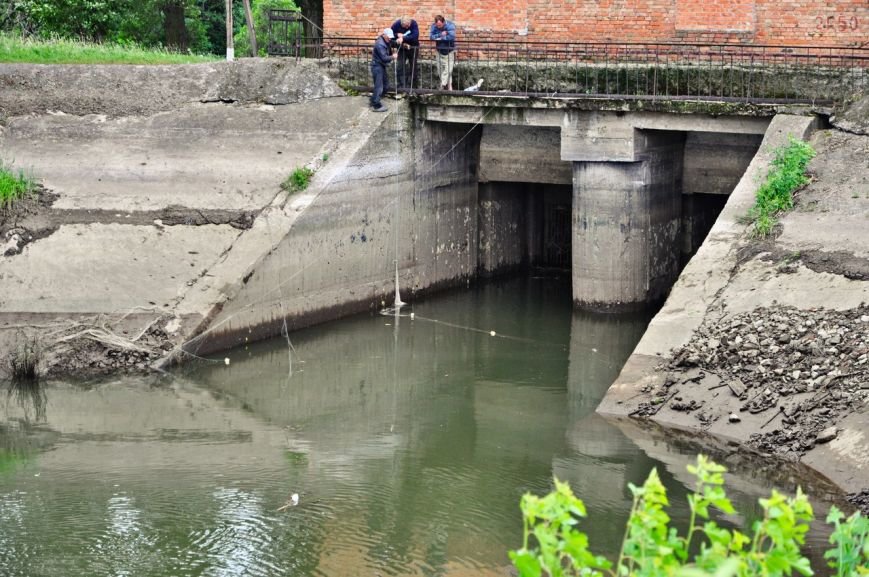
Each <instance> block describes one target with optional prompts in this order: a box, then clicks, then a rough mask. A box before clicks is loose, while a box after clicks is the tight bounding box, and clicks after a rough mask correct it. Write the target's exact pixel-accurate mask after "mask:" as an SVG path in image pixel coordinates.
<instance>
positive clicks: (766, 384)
mask: <svg viewBox="0 0 869 577" xmlns="http://www.w3.org/2000/svg"><path fill="white" fill-rule="evenodd" d="M867 103H869V97H867V98H865V99H863V100H862V101H861V102H859V103H857V105H856V109H857V110H856V111H855V110H853V109H852V110H849V111H847V112H846V113H843V114H842V115H840V116H839V119H840V120H841V122H843V123H845V124H846V126H843V128H844V127H847V129H848V130H847V131H844V130H839V129H837V128H833V129H830V130H822V131H819V132H817V133H815V135H814V136H813V138H812V144H813V145H814V147H815V149H816V151H817V156H816V157H815V159H814V160H813V161H812V162H811V163H810V165H809V172H810V175H811V182H810V183H809V184H808V185H807V186H805V187H804V188H803V189H801V190H799V191H798V192H797V193H796V195H795V207H794V210H793V211H792V212H791V213H789V214H787V215H784V216H783V217H782V218H781V224H780V225H779V227H778V228H777V230H776V232H775V234H774V235H773V237H772V238H770V239H767V240H764V241H759V240H757V239H752V238H750V237H748V236H747V235H746V236H745V238H743V240H742V241H741V242H740V246H739V247H738V254H739V258H738V259H737V263H736V268H735V269H734V270H732V271H731V273H730V277H731V282H730V284H731V285H733V284H734V282H735V281H734V279H739V283H740V284H739V286H740V287H742V291H741V292H742V296H740V298H742V299H743V300H744V301H745V302H739V303H736V302H734V301H731V300H729V299H731V298H733V297H734V295H735V293H734V291H733V289H732V288H726V289H723V290H722V291H721V292H720V294H719V297H718V298H717V299H716V301H715V302H714V303H713V304H712V305H711V306H710V308H709V311H708V312H707V314H706V317H705V320H704V322H703V324H702V325H701V326H700V327H699V328H698V329H697V330H696V331H695V332H694V333H693V336H692V337H691V338H690V341H689V342H688V343H687V344H685V345H684V346H680V347H677V348H675V349H674V350H672V351H671V353H670V355H669V356H666V357H664V358H662V359H661V363H660V364H659V365H658V366H657V368H656V369H655V374H657V375H658V376H657V377H656V378H652V379H648V380H647V381H646V382H647V384H646V385H645V386H644V387H643V388H642V389H641V390H640V391H639V398H638V399H636V400H635V401H634V402H636V401H639V402H638V403H637V404H635V405H633V409H632V411H633V412H632V413H631V414H632V416H635V417H647V418H654V419H656V420H660V419H658V415H659V414H664V413H666V414H667V416H666V417H665V418H664V419H663V421H667V422H672V423H678V425H679V426H681V427H686V428H696V429H699V430H707V429H709V430H714V431H717V432H718V434H724V435H727V436H732V437H733V438H736V439H743V440H744V442H745V443H746V444H747V445H748V446H749V447H750V448H752V449H753V450H755V451H757V452H759V453H760V454H766V455H776V456H778V457H781V458H784V459H787V460H791V461H799V460H803V459H805V458H806V457H807V455H809V454H810V453H812V452H813V451H814V450H815V449H819V450H818V451H814V453H816V454H817V453H823V451H824V449H823V447H825V446H827V445H828V444H833V445H835V444H836V440H837V438H840V437H841V436H842V435H843V434H846V435H851V436H854V435H852V433H853V432H854V429H855V425H854V423H857V425H856V429H857V432H856V436H860V435H861V434H862V433H860V431H859V429H861V428H863V425H861V424H860V423H864V422H865V421H866V415H867V414H869V304H867V303H866V302H864V303H862V304H859V305H856V306H846V307H842V306H841V304H842V303H841V302H837V301H838V299H837V294H845V293H850V294H851V295H854V294H862V293H863V291H865V289H866V285H865V284H863V283H867V282H869V243H867V239H869V236H867V233H869V136H867V134H869V131H867V130H866V129H867V127H869V119H867V113H869V105H867ZM860 111H862V112H860ZM846 118H847V119H848V120H847V122H845V120H844V119H846ZM801 275H802V276H801ZM804 278H805V279H809V281H810V282H809V283H806V284H805V285H803V284H802V281H801V280H800V279H804ZM836 279H847V280H836ZM811 282H814V283H816V284H810V283H811ZM770 287H772V288H770ZM756 289H757V294H758V296H757V297H755V298H756V301H757V303H759V304H757V305H756V306H748V305H747V304H746V303H750V302H751V299H752V297H751V296H750V294H751V293H752V291H755V290H756ZM775 290H779V291H780V293H779V294H776V293H775ZM824 290H828V291H829V294H828V297H827V303H828V304H827V305H826V306H819V304H818V303H823V302H824V296H823V295H819V294H817V293H818V291H824ZM746 291H747V292H748V293H749V296H745V292H746ZM801 291H806V292H805V293H804V294H801ZM761 293H762V294H761ZM770 294H772V297H770ZM777 301H778V302H777ZM783 303H788V304H783ZM801 303H802V304H801ZM734 308H735V309H738V310H733V309H734ZM677 414H681V415H683V416H682V417H679V416H677ZM843 422H848V423H849V427H850V430H849V428H848V427H845V426H844V425H843ZM692 423H693V424H692ZM866 432H867V431H866V430H865V429H864V430H863V433H866ZM859 442H860V441H859V439H858V445H855V446H854V447H853V448H851V449H848V448H847V447H848V446H849V445H850V444H853V443H852V439H851V437H849V438H848V440H847V442H846V441H843V440H841V439H840V443H839V444H840V445H841V446H840V447H838V448H837V449H836V450H837V451H845V452H848V451H858V452H859V451H860V450H861V449H860V448H859V446H861V445H859ZM842 447H844V448H842ZM832 452H833V453H835V451H832ZM824 454H825V455H827V456H826V457H824V458H825V459H829V458H830V457H829V454H827V453H824ZM852 456H853V455H852ZM824 462H825V461H824V460H823V459H820V460H819V459H813V460H812V466H813V467H815V468H818V465H817V464H818V463H824ZM819 470H821V472H823V473H825V474H828V473H829V471H824V470H823V469H819ZM861 471H862V472H861ZM837 474H838V475H842V476H844V477H847V478H848V479H850V486H851V488H852V491H853V489H854V487H855V483H856V487H857V490H856V491H854V492H852V494H851V495H850V500H851V501H852V503H853V504H854V505H855V506H857V507H860V508H862V509H863V510H864V511H866V512H869V471H866V470H863V469H861V470H860V471H841V470H840V471H838V472H837ZM831 478H833V477H831ZM861 479H862V481H861ZM861 483H862V485H861ZM860 486H862V487H863V488H862V489H860V488H859V487H860Z"/></svg>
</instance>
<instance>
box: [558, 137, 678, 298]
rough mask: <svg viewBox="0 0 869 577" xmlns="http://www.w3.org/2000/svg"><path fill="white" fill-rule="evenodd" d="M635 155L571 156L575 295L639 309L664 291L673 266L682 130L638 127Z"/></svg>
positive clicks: (674, 272)
mask: <svg viewBox="0 0 869 577" xmlns="http://www.w3.org/2000/svg"><path fill="white" fill-rule="evenodd" d="M637 140H638V141H639V143H638V145H637V147H638V150H637V157H638V159H639V160H638V161H637V162H575V163H574V172H573V175H574V182H573V187H574V195H573V200H574V203H573V231H574V237H573V271H574V274H573V300H574V302H575V303H576V304H577V306H579V307H582V308H586V309H590V310H637V309H642V308H644V307H646V306H648V305H649V303H654V302H656V301H659V300H661V299H662V298H663V297H664V296H666V294H667V292H668V291H669V289H670V286H671V285H672V284H673V281H674V280H675V279H676V276H677V275H678V273H679V254H678V251H677V250H674V247H677V246H678V239H679V230H680V228H679V227H680V217H681V208H682V206H681V202H682V201H681V194H682V158H683V150H684V143H685V135H684V133H680V132H666V131H641V134H640V136H639V137H638V139H637Z"/></svg>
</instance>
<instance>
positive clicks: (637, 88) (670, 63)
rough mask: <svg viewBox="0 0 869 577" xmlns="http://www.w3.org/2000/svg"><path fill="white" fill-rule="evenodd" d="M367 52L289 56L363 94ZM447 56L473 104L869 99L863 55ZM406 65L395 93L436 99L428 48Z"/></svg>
mask: <svg viewBox="0 0 869 577" xmlns="http://www.w3.org/2000/svg"><path fill="white" fill-rule="evenodd" d="M373 44H374V39H373V38H335V37H333V38H326V39H323V40H322V41H321V42H320V43H317V44H316V45H305V43H304V41H302V42H301V44H300V49H299V51H298V52H299V53H302V54H310V55H314V56H316V57H319V58H322V59H323V60H322V62H323V63H324V65H326V66H329V67H332V68H333V70H334V72H335V73H336V74H337V76H338V78H339V79H340V80H342V81H343V82H344V83H346V85H347V86H350V87H353V88H356V89H357V90H370V88H371V73H370V62H371V53H372V47H373ZM455 53H456V56H455V67H454V70H453V74H452V86H453V89H454V91H453V92H462V91H465V90H466V89H468V88H471V87H472V86H478V85H479V90H478V91H476V93H477V94H481V95H509V96H529V97H541V96H549V97H557V96H563V97H587V98H626V99H670V100H678V99H702V100H728V101H741V102H772V103H779V102H782V103H792V102H796V103H812V102H814V103H819V104H823V103H831V102H834V101H837V100H840V99H842V98H844V97H847V96H850V95H853V94H859V93H863V92H866V91H867V90H869V47H853V48H851V47H830V46H771V45H749V44H683V43H631V42H622V43H614V42H563V43H553V42H503V41H498V42H484V41H461V42H456V50H455ZM414 60H415V66H414V68H413V82H412V85H411V86H409V87H407V88H404V89H402V90H401V91H403V92H410V93H440V92H442V90H441V85H440V79H439V74H438V64H437V58H436V51H435V48H434V46H433V43H427V42H424V43H423V45H422V46H420V47H419V48H418V49H415V59H414ZM389 73H390V87H391V89H393V90H394V89H395V88H396V82H395V76H394V75H395V69H394V68H392V69H390V71H389ZM481 80H482V83H481V85H480V81H481Z"/></svg>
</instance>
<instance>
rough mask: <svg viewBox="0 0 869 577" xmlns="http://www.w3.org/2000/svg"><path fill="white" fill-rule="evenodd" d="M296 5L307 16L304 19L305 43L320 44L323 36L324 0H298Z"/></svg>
mask: <svg viewBox="0 0 869 577" xmlns="http://www.w3.org/2000/svg"><path fill="white" fill-rule="evenodd" d="M296 5H297V6H298V7H299V8H301V9H302V15H304V17H305V18H307V20H305V21H304V35H305V38H306V40H305V42H304V43H305V44H308V45H311V44H318V43H319V42H320V40H321V39H322V38H323V0H296ZM312 22H313V24H312Z"/></svg>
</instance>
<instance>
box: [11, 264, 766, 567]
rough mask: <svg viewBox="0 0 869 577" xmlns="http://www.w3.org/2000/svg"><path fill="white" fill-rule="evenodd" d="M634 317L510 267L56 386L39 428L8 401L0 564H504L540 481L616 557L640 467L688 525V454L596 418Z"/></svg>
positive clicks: (629, 341) (747, 491)
mask: <svg viewBox="0 0 869 577" xmlns="http://www.w3.org/2000/svg"><path fill="white" fill-rule="evenodd" d="M411 312H412V313H413V315H414V317H413V318H412V319H411V318H410V316H409V315H410V313H411ZM645 322H646V318H645V317H642V316H640V317H604V316H594V315H582V314H573V313H572V312H571V303H570V286H569V283H558V282H551V281H545V280H541V279H519V280H514V281H510V282H502V283H493V284H487V285H484V286H482V287H477V288H476V289H473V290H470V291H464V292H459V293H450V294H446V295H443V296H440V297H438V298H436V299H431V300H429V301H426V302H421V303H416V304H414V306H412V307H406V308H405V309H402V312H401V315H400V316H395V315H390V316H362V317H357V318H353V319H349V320H346V321H342V322H340V323H335V324H332V325H328V326H324V327H318V328H314V329H311V330H306V331H301V332H298V333H294V334H292V335H290V336H289V337H290V340H291V342H292V348H290V346H289V345H288V343H287V341H286V339H277V340H275V341H272V342H269V343H261V344H257V345H252V346H249V347H247V348H244V349H239V350H235V351H231V352H230V353H228V356H229V357H230V359H231V363H230V364H229V365H225V364H224V362H223V357H224V356H225V355H221V356H220V357H219V359H215V360H214V362H210V363H205V364H203V365H201V366H198V367H195V368H194V369H195V370H192V371H191V370H188V371H187V372H186V373H184V374H183V375H179V376H178V378H177V379H176V380H175V382H174V383H173V384H171V385H170V386H162V387H156V388H154V387H150V386H148V384H147V383H143V382H141V381H138V380H135V379H130V380H121V381H116V382H110V383H102V384H99V385H94V386H92V387H90V388H89V389H87V390H82V389H78V388H75V387H72V386H69V385H65V384H62V383H61V384H57V385H55V386H53V387H52V389H51V392H50V395H49V400H48V411H47V417H46V420H47V423H45V424H44V425H40V426H39V427H30V428H29V429H24V428H21V427H19V426H18V425H17V423H19V422H20V421H19V420H16V417H15V415H18V414H19V413H20V411H21V409H20V407H18V406H17V405H15V404H10V403H9V402H8V401H7V412H6V415H7V416H9V417H8V418H7V421H6V424H5V425H4V427H5V428H0V447H2V446H7V445H8V446H10V447H12V446H13V445H14V446H16V447H23V446H26V447H29V448H28V449H27V451H25V452H22V453H21V454H25V453H26V454H27V455H29V456H28V457H27V459H25V460H24V461H23V462H22V463H19V464H18V465H16V466H15V467H12V468H10V469H9V471H8V472H7V473H5V474H4V473H3V471H2V469H0V507H2V508H0V566H2V567H4V568H8V569H6V570H7V572H8V574H9V575H27V576H28V577H32V576H41V575H70V576H76V575H82V576H84V575H97V574H100V575H102V574H105V575H109V574H111V575H146V576H151V575H153V576H164V575H173V576H176V575H177V576H186V575H191V576H193V575H196V576H199V575H292V576H305V575H324V576H342V577H343V576H347V575H372V574H381V575H426V576H429V575H445V576H446V575H507V574H509V568H508V565H509V561H508V558H507V554H506V552H507V550H508V549H510V548H512V547H515V546H517V545H518V543H519V540H520V532H521V519H520V515H519V510H518V502H519V498H520V497H521V495H522V494H523V493H524V492H526V491H533V492H535V493H543V492H545V491H547V490H548V489H549V488H550V485H551V479H552V475H553V474H555V475H557V476H558V477H560V478H563V479H567V480H569V481H570V482H571V484H572V485H573V486H574V488H575V489H576V490H577V492H578V493H579V494H580V495H581V496H582V497H583V499H585V500H586V502H587V504H588V506H589V510H590V516H591V524H590V532H591V534H592V545H593V546H594V548H595V549H596V550H597V551H600V552H602V553H609V554H612V553H614V552H615V550H616V548H617V547H618V543H619V539H620V536H621V532H622V528H623V527H624V521H625V519H626V516H627V512H628V508H629V504H630V497H629V495H628V494H627V490H626V484H627V482H634V483H639V482H641V481H642V480H643V479H644V478H645V476H646V475H647V473H648V471H649V469H650V468H651V467H652V466H657V467H658V468H659V470H660V472H661V476H662V478H663V479H664V481H665V483H667V484H668V486H669V487H670V490H671V492H672V494H673V496H674V499H673V501H674V503H676V506H675V513H674V517H676V518H677V519H678V518H680V517H681V518H684V516H685V515H684V513H685V511H684V499H681V498H680V495H681V494H683V493H684V486H683V484H682V482H683V481H684V476H683V475H682V472H681V471H677V470H676V467H677V465H678V466H679V467H682V466H683V464H684V463H682V462H679V459H682V460H683V461H684V458H687V457H684V458H683V455H687V454H688V453H689V452H690V451H689V450H688V449H684V450H682V449H680V448H678V447H676V448H671V447H670V445H668V444H667V442H666V441H663V440H661V441H659V440H658V439H657V438H652V437H649V436H648V435H646V436H645V437H643V436H642V435H641V437H643V438H641V439H640V440H639V441H636V442H635V441H634V440H631V436H632V435H633V434H632V433H631V432H630V431H629V435H628V436H626V435H625V434H624V433H623V432H622V431H620V429H619V428H617V427H614V426H612V425H610V424H608V423H607V422H605V421H603V420H601V419H600V418H598V417H597V416H596V415H595V414H594V407H595V406H596V404H597V402H598V400H599V399H600V397H601V396H602V394H603V392H604V391H605V389H606V387H607V386H608V385H609V383H610V382H611V381H612V379H613V378H614V376H615V375H616V373H617V372H618V370H619V369H620V367H621V365H622V363H623V361H624V359H625V358H626V356H627V355H628V354H629V353H630V350H631V348H632V347H633V346H634V344H635V342H636V341H637V339H638V338H639V335H640V334H641V332H642V330H643V328H644V326H645ZM492 332H494V336H493V335H492ZM188 369H190V368H188ZM10 439H15V440H10ZM3 443H6V445H4V444H3ZM28 443H29V444H28ZM638 444H640V445H642V446H643V448H645V449H646V450H645V451H644V450H642V449H641V448H640V447H639V446H638ZM656 451H657V452H656ZM662 451H663V452H662ZM667 451H672V453H667ZM674 455H678V456H679V459H676V458H674ZM0 467H2V461H0ZM752 487H755V488H756V487H757V484H756V483H754V481H749V482H746V483H743V484H742V485H740V490H739V491H738V493H739V499H742V498H743V497H744V498H745V500H753V499H754V498H755V497H756V492H757V491H755V493H752V491H751V488H752ZM293 493H298V494H299V495H300V499H299V504H298V505H297V506H294V507H283V506H284V505H285V504H286V503H287V500H288V498H289V496H290V495H292V494H293Z"/></svg>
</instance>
